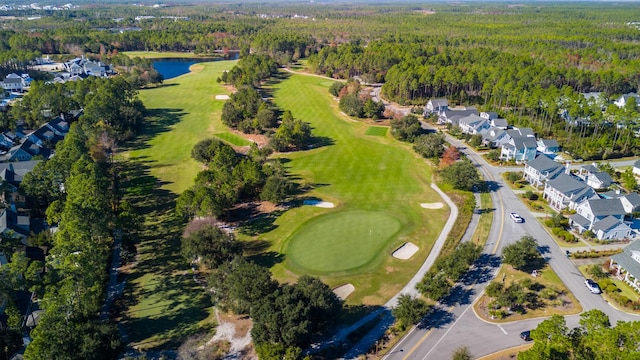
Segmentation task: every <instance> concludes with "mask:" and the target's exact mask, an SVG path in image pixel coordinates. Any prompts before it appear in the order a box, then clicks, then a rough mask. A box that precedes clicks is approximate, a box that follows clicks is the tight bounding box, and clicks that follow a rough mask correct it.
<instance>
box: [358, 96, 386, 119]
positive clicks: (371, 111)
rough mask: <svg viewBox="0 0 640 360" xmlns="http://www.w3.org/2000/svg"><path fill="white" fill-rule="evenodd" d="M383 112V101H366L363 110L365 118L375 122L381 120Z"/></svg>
mask: <svg viewBox="0 0 640 360" xmlns="http://www.w3.org/2000/svg"><path fill="white" fill-rule="evenodd" d="M383 111H384V103H382V101H379V102H377V101H373V100H372V99H367V100H365V102H364V106H363V108H362V112H363V115H364V117H366V118H370V119H374V120H377V119H380V118H381V117H382V112H383Z"/></svg>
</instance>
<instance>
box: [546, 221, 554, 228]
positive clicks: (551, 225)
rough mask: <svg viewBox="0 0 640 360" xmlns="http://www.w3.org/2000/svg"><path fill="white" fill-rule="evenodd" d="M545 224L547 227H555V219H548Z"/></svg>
mask: <svg viewBox="0 0 640 360" xmlns="http://www.w3.org/2000/svg"><path fill="white" fill-rule="evenodd" d="M544 224H545V226H546V227H548V228H551V227H553V220H551V219H547V220H545V221H544Z"/></svg>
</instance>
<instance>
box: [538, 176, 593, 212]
mask: <svg viewBox="0 0 640 360" xmlns="http://www.w3.org/2000/svg"><path fill="white" fill-rule="evenodd" d="M542 198H543V199H545V200H547V202H548V203H549V206H551V207H552V208H553V209H555V210H556V211H562V210H564V209H569V210H575V209H576V208H577V207H578V204H579V203H581V202H582V201H584V200H588V199H598V198H599V197H598V194H596V191H595V190H593V188H592V187H591V186H589V185H587V184H586V183H584V182H583V181H581V180H580V179H578V178H576V177H574V176H572V175H570V174H567V173H566V172H565V173H562V174H560V175H558V176H556V177H555V178H554V179H552V180H548V181H547V182H546V183H545V185H544V192H543V194H542Z"/></svg>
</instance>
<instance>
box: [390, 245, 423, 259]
mask: <svg viewBox="0 0 640 360" xmlns="http://www.w3.org/2000/svg"><path fill="white" fill-rule="evenodd" d="M417 251H418V247H417V246H415V245H414V244H413V243H411V242H407V243H404V244H403V245H402V246H400V247H399V248H398V250H396V251H394V252H393V254H391V255H392V256H393V257H394V258H396V259H401V260H407V259H409V258H411V257H412V256H413V254H415V253H416V252H417Z"/></svg>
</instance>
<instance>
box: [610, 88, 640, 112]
mask: <svg viewBox="0 0 640 360" xmlns="http://www.w3.org/2000/svg"><path fill="white" fill-rule="evenodd" d="M632 98H633V99H635V100H636V105H640V95H638V94H636V93H634V92H630V93H628V94H624V95H622V96H620V97H619V98H618V99H617V100H616V101H614V102H613V103H614V104H616V105H617V106H618V107H621V108H622V107H625V106H626V105H627V103H629V100H630V99H632Z"/></svg>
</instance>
